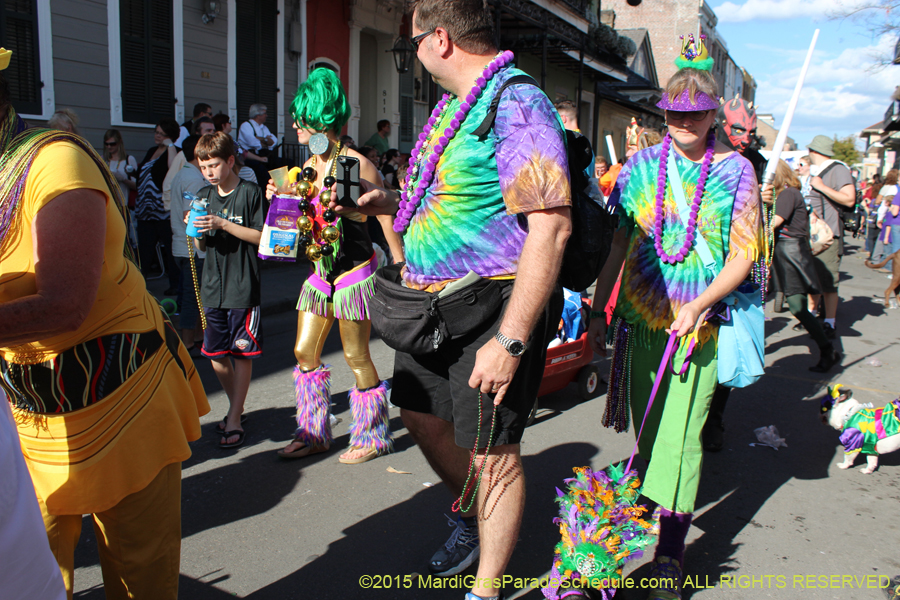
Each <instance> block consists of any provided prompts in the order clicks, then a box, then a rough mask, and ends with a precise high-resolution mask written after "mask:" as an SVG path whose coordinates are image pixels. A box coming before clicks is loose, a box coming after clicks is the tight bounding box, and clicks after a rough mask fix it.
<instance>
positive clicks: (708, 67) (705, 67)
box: [675, 56, 716, 71]
mask: <svg viewBox="0 0 900 600" xmlns="http://www.w3.org/2000/svg"><path fill="white" fill-rule="evenodd" d="M715 62H716V61H715V60H713V59H712V57H708V58H704V59H703V60H687V59H686V58H684V57H683V56H679V57H678V58H676V59H675V66H676V67H678V68H679V69H697V70H699V71H712V68H713V65H714V64H715Z"/></svg>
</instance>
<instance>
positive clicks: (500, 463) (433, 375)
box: [359, 0, 571, 600]
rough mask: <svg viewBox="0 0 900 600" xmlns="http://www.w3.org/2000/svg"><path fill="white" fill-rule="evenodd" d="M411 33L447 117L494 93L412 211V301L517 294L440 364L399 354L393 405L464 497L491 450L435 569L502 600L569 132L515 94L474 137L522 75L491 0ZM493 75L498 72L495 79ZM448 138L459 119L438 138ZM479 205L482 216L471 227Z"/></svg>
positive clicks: (435, 357)
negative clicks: (458, 292) (477, 91)
mask: <svg viewBox="0 0 900 600" xmlns="http://www.w3.org/2000/svg"><path fill="white" fill-rule="evenodd" d="M412 34H413V35H414V36H416V37H414V38H413V39H415V40H417V41H418V44H417V46H418V50H417V56H418V58H419V60H420V61H421V62H422V64H423V65H424V67H425V68H426V69H427V70H428V71H429V72H430V73H431V75H432V76H433V77H434V78H435V80H436V81H437V82H438V83H439V84H440V85H441V86H442V87H443V88H444V89H446V90H448V91H450V92H451V94H453V96H451V100H450V101H449V102H448V107H447V111H446V113H447V114H448V115H454V114H455V113H456V111H457V110H459V107H460V103H461V102H463V101H465V98H466V95H467V94H468V93H469V91H470V89H471V87H472V82H474V81H476V79H477V78H478V77H480V76H483V77H484V78H485V79H486V80H487V81H488V82H487V84H486V87H485V89H484V91H483V92H482V93H481V95H480V96H477V100H476V101H475V102H474V103H472V104H471V107H472V108H471V112H469V113H468V115H467V116H466V117H465V118H464V119H463V120H462V122H461V123H460V125H459V127H458V131H457V132H456V134H455V135H454V137H453V138H452V140H450V142H449V143H448V144H447V146H446V148H445V149H444V151H443V154H442V155H441V159H440V161H439V162H438V166H437V169H436V170H435V171H434V174H433V183H432V184H431V185H430V186H428V187H426V188H425V193H424V196H423V197H422V200H421V203H416V204H419V205H418V206H415V205H413V206H412V209H410V206H409V205H405V206H404V209H403V212H402V213H401V214H400V216H399V217H398V219H399V220H398V221H397V226H398V229H401V230H405V235H404V243H405V251H406V266H405V269H404V270H403V273H402V277H403V281H404V283H405V285H406V286H408V287H409V288H410V289H418V290H440V289H443V287H444V286H445V285H447V284H448V283H449V282H451V281H453V280H456V279H460V278H462V277H464V276H466V275H467V274H468V273H469V272H470V271H471V272H474V273H475V274H476V275H479V276H481V277H482V278H487V279H490V278H495V277H496V278H500V279H501V280H503V281H505V282H506V283H504V284H502V285H503V288H502V289H504V290H505V291H504V292H503V294H502V298H503V300H502V301H501V307H500V308H498V310H497V311H496V312H495V313H493V314H492V315H491V316H490V317H489V318H488V319H487V321H484V322H481V323H480V324H479V325H477V326H475V328H474V329H473V331H471V332H470V333H469V334H466V335H465V336H463V337H462V338H460V339H450V340H445V341H444V342H443V343H442V344H441V346H440V347H439V348H438V350H437V351H436V352H435V353H433V354H427V355H415V356H413V355H410V354H407V353H403V352H397V354H396V356H395V360H394V387H393V393H392V397H391V401H392V402H393V403H394V404H396V405H398V406H400V408H401V416H402V418H403V423H404V425H406V427H407V429H408V430H409V432H410V434H411V435H412V436H413V439H414V440H415V441H416V443H417V444H418V445H419V447H420V449H421V450H422V452H423V454H425V457H426V458H427V459H428V461H429V463H430V464H431V465H432V466H433V468H434V469H435V471H436V472H437V473H438V474H439V476H440V477H441V479H442V480H443V481H444V483H445V484H446V485H447V487H448V488H449V490H450V491H451V493H452V494H453V496H454V497H456V498H459V497H460V495H462V494H463V491H464V490H463V487H464V485H465V484H466V470H467V468H468V466H469V453H470V452H471V451H472V450H473V448H474V447H475V446H481V447H482V448H481V450H486V449H488V448H489V454H488V456H487V457H483V456H482V454H484V452H483V453H481V454H479V456H478V458H477V459H475V460H474V468H476V469H478V468H479V466H480V465H481V464H482V462H483V461H485V460H486V461H487V462H486V463H485V464H486V468H485V469H484V475H483V477H484V481H482V482H481V484H480V486H478V493H477V498H476V499H475V501H474V502H473V504H472V506H471V507H467V506H466V504H463V505H462V509H463V510H464V511H465V510H466V508H470V510H468V511H466V512H462V513H461V516H460V517H459V518H458V519H457V521H456V522H455V523H452V522H451V525H452V526H453V527H454V530H453V534H452V535H451V536H450V539H449V540H448V541H447V542H446V543H445V544H444V545H443V547H441V548H440V549H439V550H438V552H437V553H436V554H435V555H434V557H432V560H431V563H430V565H429V568H430V570H431V572H432V573H435V574H441V575H453V574H455V573H459V572H461V571H462V570H463V569H465V568H466V567H468V566H469V565H470V564H472V563H473V562H474V561H475V560H476V559H478V558H479V556H480V562H479V565H478V573H477V579H476V581H475V584H474V587H473V588H472V591H471V594H470V595H468V596H467V598H470V599H472V598H474V599H476V600H477V599H479V598H485V599H487V598H497V597H498V594H499V593H500V590H499V589H498V586H497V584H496V583H495V582H496V581H498V580H499V578H500V577H501V576H502V575H503V573H504V571H505V569H506V566H507V564H508V562H509V559H510V557H511V555H512V552H513V549H514V547H515V545H516V540H517V539H518V534H519V527H520V523H521V519H522V511H523V508H524V500H525V498H524V494H525V485H524V472H523V466H522V460H521V455H520V451H521V449H520V442H521V439H522V435H523V432H524V427H525V422H526V421H527V418H528V414H529V412H530V411H531V408H532V406H533V405H534V401H535V398H536V394H537V389H538V387H539V385H540V381H541V376H542V371H543V365H544V360H545V356H546V346H547V342H548V341H549V340H550V337H551V336H552V335H553V333H554V332H555V330H556V325H557V324H558V322H559V315H560V314H561V309H562V303H561V300H562V298H561V290H560V288H559V287H558V286H557V284H556V278H557V273H558V270H559V265H560V263H561V260H562V253H563V249H564V247H565V244H566V240H567V238H568V236H569V232H570V230H571V220H570V211H569V203H570V200H569V198H570V190H569V176H568V165H567V161H566V149H565V131H564V129H563V127H562V124H561V122H560V120H559V117H558V115H557V113H556V111H555V109H554V108H553V104H552V103H551V102H550V100H549V99H547V97H546V96H545V95H544V93H543V92H542V91H541V90H540V89H539V88H537V87H534V86H531V85H518V86H512V87H510V88H508V89H507V90H506V91H505V92H504V93H503V100H502V101H501V102H500V110H499V112H498V113H497V116H496V119H495V121H494V125H493V132H494V133H493V134H492V135H490V136H482V137H478V136H474V135H471V134H472V132H473V131H475V129H476V128H478V127H479V125H481V121H482V119H483V118H484V116H485V114H486V112H487V109H488V105H489V104H490V100H491V98H492V97H493V95H494V93H495V92H496V91H497V90H498V89H499V87H500V86H501V84H502V83H503V82H504V81H505V80H507V79H509V78H510V77H512V76H513V75H518V74H521V73H522V72H521V71H520V70H518V69H515V68H512V67H510V66H508V65H507V64H506V63H507V61H508V60H510V59H511V55H510V54H509V53H505V54H502V55H499V56H498V55H497V49H496V47H495V46H494V33H493V19H492V18H491V16H490V14H489V12H488V9H487V7H486V5H485V4H484V3H483V2H482V1H481V0H458V1H456V2H444V1H443V0H420V1H419V2H417V3H416V4H415V9H414V14H413V19H412ZM488 63H493V66H494V67H496V68H497V71H496V74H492V73H493V70H492V69H491V70H484V69H485V65H486V64H488ZM522 111H527V114H528V115H529V117H528V119H527V120H523V119H521V117H520V115H521V114H523V113H522ZM447 126H451V125H450V124H449V120H448V121H447V124H442V126H441V127H442V128H443V127H447ZM440 130H441V131H442V130H443V129H440ZM422 152H423V153H424V155H425V157H426V158H425V160H429V159H428V158H427V156H428V155H431V154H432V153H433V152H434V150H433V148H432V146H431V145H430V144H426V145H425V146H424V148H423V149H422ZM426 173H427V171H426ZM422 176H423V174H422V173H421V172H420V173H417V174H416V175H415V176H413V177H412V178H411V179H410V181H409V182H407V186H409V187H412V186H414V185H417V184H418V183H419V182H420V179H419V177H422ZM366 187H367V189H368V190H369V191H368V192H367V193H366V194H365V195H364V196H362V197H361V198H360V201H359V204H360V207H361V208H360V210H363V211H367V212H369V213H370V214H374V213H376V212H380V211H383V212H387V213H393V212H395V211H397V210H398V200H399V198H398V196H397V194H396V193H394V192H390V191H387V190H383V189H373V188H372V187H371V186H369V185H367V186H366ZM474 190H477V192H475V191H474ZM476 206H477V207H478V209H477V210H478V211H479V215H480V217H479V218H478V219H472V212H471V211H472V210H474V209H475V207H476ZM438 209H439V210H438ZM437 240H446V243H443V242H437ZM513 276H514V279H511V277H513ZM483 283H484V282H482V284H483ZM510 285H511V286H512V289H511V290H510V287H509V286H510ZM495 409H496V422H495V424H496V429H495V431H494V437H493V438H491V439H489V437H490V433H491V422H492V419H491V414H493V412H494V410H495ZM482 413H483V414H484V418H483V419H482V420H481V421H480V422H479V415H480V414H482ZM476 440H477V442H476ZM470 492H471V489H469V490H467V491H466V498H465V499H464V501H465V503H468V502H469V494H470ZM488 507H489V508H488Z"/></svg>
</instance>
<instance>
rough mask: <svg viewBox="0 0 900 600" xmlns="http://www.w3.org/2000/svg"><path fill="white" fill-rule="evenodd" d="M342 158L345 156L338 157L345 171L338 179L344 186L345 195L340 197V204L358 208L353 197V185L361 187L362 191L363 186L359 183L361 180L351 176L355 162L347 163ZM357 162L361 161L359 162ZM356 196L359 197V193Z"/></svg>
mask: <svg viewBox="0 0 900 600" xmlns="http://www.w3.org/2000/svg"><path fill="white" fill-rule="evenodd" d="M342 158H345V157H343V156H340V157H338V163H340V165H341V167H343V170H344V172H343V175H342V176H341V177H340V178H338V180H337V181H338V183H340V184H342V185H343V186H344V195H343V196H341V198H339V199H338V204H340V205H341V206H346V207H349V208H356V202H354V201H353V199H352V192H353V186H356V187H358V188H360V191H362V187H361V186H360V185H359V181H353V180H352V179H351V178H350V173H351V171H352V170H353V163H352V162H350V164H347V162H345V161H344V160H341V159H342ZM357 164H359V163H358V162H357ZM356 197H357V198H359V194H357V196H356Z"/></svg>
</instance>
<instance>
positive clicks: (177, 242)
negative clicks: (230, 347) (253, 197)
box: [170, 134, 208, 358]
mask: <svg viewBox="0 0 900 600" xmlns="http://www.w3.org/2000/svg"><path fill="white" fill-rule="evenodd" d="M204 135H205V134H204ZM198 141H200V138H199V137H198V136H196V135H191V136H188V137H186V138H185V139H184V141H183V142H182V143H181V153H182V154H183V155H184V158H185V161H186V162H185V163H184V165H182V167H181V170H180V171H178V173H176V174H175V176H174V177H173V178H172V205H171V207H170V208H171V211H170V212H171V219H170V221H171V223H172V256H173V258H174V259H175V264H176V265H177V266H178V270H179V271H180V272H181V286H180V287H179V288H178V289H179V293H178V297H177V299H176V302H177V305H178V307H179V324H180V326H181V341H182V342H184V345H185V347H186V348H187V349H188V352H189V353H190V355H191V356H192V357H193V358H199V357H200V356H201V353H200V347H199V345H195V339H196V329H197V324H198V318H199V313H198V308H197V307H198V299H197V293H196V286H195V285H194V278H195V277H196V278H197V282H198V283H199V281H200V280H201V278H202V276H203V260H204V258H206V253H205V252H201V251H200V250H196V249H195V248H194V243H193V241H192V240H189V239H187V235H186V233H185V216H186V214H187V213H188V212H189V211H190V210H191V202H190V200H189V199H188V198H185V194H186V193H187V194H193V195H194V196H198V195H199V193H200V190H201V189H202V188H204V187H206V186H207V185H208V184H207V181H206V179H204V178H203V174H202V173H201V172H200V164H199V163H198V161H197V156H196V155H195V153H194V150H195V149H196V146H197V142H198ZM188 244H190V245H188ZM191 252H193V253H194V268H193V269H192V268H191V258H190V257H191ZM201 335H202V333H201Z"/></svg>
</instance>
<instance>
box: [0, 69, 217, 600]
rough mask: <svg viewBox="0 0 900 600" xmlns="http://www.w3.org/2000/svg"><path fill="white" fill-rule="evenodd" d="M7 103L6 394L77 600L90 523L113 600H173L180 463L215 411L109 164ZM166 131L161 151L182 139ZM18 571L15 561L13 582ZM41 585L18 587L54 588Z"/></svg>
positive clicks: (0, 345) (2, 338)
mask: <svg viewBox="0 0 900 600" xmlns="http://www.w3.org/2000/svg"><path fill="white" fill-rule="evenodd" d="M8 89H9V88H8V87H7V85H6V83H5V81H0V131H2V132H3V134H2V139H0V149H2V159H0V187H2V188H3V189H2V191H0V204H2V212H3V214H4V215H5V216H6V219H5V220H4V223H5V224H4V225H2V226H0V245H2V246H3V248H5V249H6V250H5V254H4V257H3V260H2V261H0V280H2V281H4V282H5V283H4V285H3V287H2V301H0V323H2V328H0V368H2V372H3V377H2V380H0V386H2V387H3V389H4V391H5V393H6V396H7V399H8V401H9V403H10V404H11V405H12V411H13V417H14V421H15V423H16V427H17V428H18V433H19V443H20V446H21V449H22V454H23V455H24V456H25V462H26V464H27V466H28V470H29V472H30V474H31V479H32V481H33V483H34V492H35V494H36V496H37V499H38V504H39V506H40V510H41V513H42V516H43V520H44V526H45V529H46V531H47V536H48V539H49V540H50V542H51V543H50V549H51V551H52V552H53V554H54V556H55V557H56V560H57V563H58V565H59V569H60V572H61V574H62V579H63V582H64V583H65V587H66V592H67V596H68V598H69V600H71V598H72V596H73V591H74V574H75V551H76V545H77V543H78V539H79V537H80V534H81V528H82V523H83V522H84V516H85V515H87V516H88V517H87V518H88V519H89V521H91V522H93V526H94V530H95V540H96V544H97V547H98V550H99V559H100V567H101V570H102V573H103V584H104V588H105V593H106V597H107V598H123V599H124V598H128V597H131V598H154V599H160V600H175V599H176V598H177V596H178V581H179V566H180V555H181V462H182V461H184V460H187V459H188V458H189V457H190V456H191V450H190V447H189V445H188V442H190V441H193V440H196V439H198V438H199V437H200V421H199V416H200V415H202V414H204V413H205V412H207V411H208V410H209V407H208V405H207V402H206V395H205V394H204V392H203V386H202V385H201V382H200V378H199V376H198V375H197V372H196V370H195V368H194V365H193V363H192V361H191V359H190V356H189V355H188V353H187V351H186V350H185V348H184V346H183V345H182V344H181V342H180V341H179V340H178V338H177V336H174V335H173V334H172V331H171V328H170V327H169V326H168V320H167V319H166V317H165V315H164V314H163V312H162V309H161V308H160V306H159V303H158V302H156V300H154V298H153V297H152V296H151V295H150V294H149V293H148V292H147V289H146V285H145V282H144V278H143V277H142V275H141V273H140V271H139V270H138V269H137V268H136V267H135V264H134V262H133V256H132V253H131V248H130V246H129V245H128V243H127V241H126V239H127V231H128V230H127V227H126V222H127V219H128V216H127V215H128V213H127V211H126V209H125V207H124V205H123V200H122V197H121V194H120V190H119V184H118V182H117V181H116V179H115V178H114V177H113V176H112V174H111V173H110V172H109V169H108V168H107V166H106V163H105V162H104V160H103V158H102V157H101V156H100V155H99V154H97V153H96V152H95V151H94V149H93V148H91V147H90V146H89V145H88V144H87V142H86V141H85V140H84V139H83V138H81V137H79V136H77V135H72V134H70V133H66V132H62V131H48V130H45V129H31V130H26V129H25V123H24V122H23V121H22V120H21V119H20V118H19V117H18V115H16V112H15V110H14V109H13V107H12V105H11V104H10V103H9V92H8ZM170 121H171V124H170V123H168V122H164V123H162V127H159V128H158V129H159V132H158V136H162V135H170V136H172V137H175V136H177V132H178V124H177V123H176V122H175V121H174V120H173V119H170ZM160 145H161V147H162V148H163V150H162V151H161V152H160V154H159V156H158V157H157V159H158V160H162V161H163V162H165V152H166V146H164V145H162V144H160ZM151 155H152V152H151ZM23 167H24V171H20V169H22V168H23ZM151 168H152V166H151ZM23 172H24V175H23V174H22V173H23ZM20 178H21V179H20ZM160 179H161V177H160ZM10 224H18V225H17V226H13V227H11V226H10ZM12 280H14V283H13V284H12V285H11V284H10V283H9V282H10V281H12ZM2 489H3V493H2V497H3V498H4V499H5V498H8V494H9V493H10V490H12V489H14V485H13V484H11V482H10V481H7V480H6V479H4V483H3V488H2ZM33 497H34V496H32V498H33ZM9 541H10V540H8V539H6V538H3V540H2V542H3V543H2V547H4V548H8V546H7V543H8V542H9ZM12 548H13V549H14V550H17V551H18V548H17V547H15V546H13V547H12ZM23 551H24V549H23ZM14 566H15V564H14V563H13V564H10V563H8V562H6V561H4V572H5V573H8V572H9V569H10V568H11V567H14ZM33 566H34V567H35V568H37V566H38V565H37V564H35V565H33ZM40 577H41V579H35V580H32V581H22V582H18V583H19V584H21V585H31V586H34V587H38V586H40V585H41V584H42V583H51V582H52V581H53V580H54V579H55V578H54V577H53V576H51V575H48V574H46V573H43V574H41V575H40ZM2 589H3V592H2V595H3V597H4V598H12V597H16V598H19V597H21V598H29V599H30V598H35V599H37V598H45V597H53V596H51V595H46V596H45V595H43V594H33V595H29V594H25V595H22V596H18V595H16V594H15V593H14V592H13V591H11V590H10V589H8V588H7V587H6V586H3V587H2Z"/></svg>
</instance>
